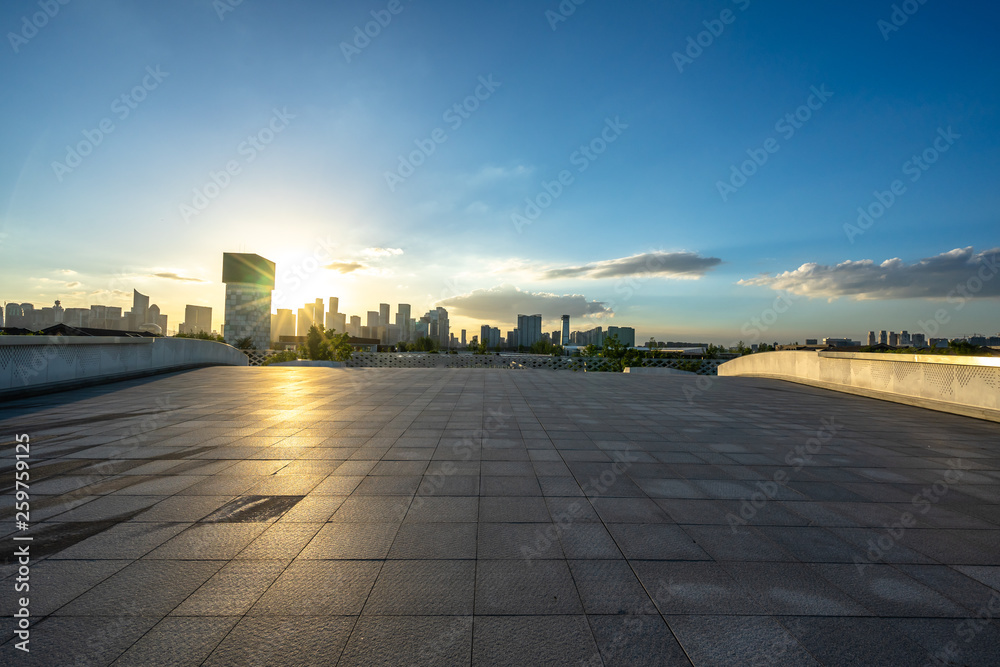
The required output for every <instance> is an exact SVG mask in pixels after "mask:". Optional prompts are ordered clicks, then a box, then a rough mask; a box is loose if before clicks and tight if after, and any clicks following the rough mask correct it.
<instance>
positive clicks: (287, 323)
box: [271, 308, 295, 340]
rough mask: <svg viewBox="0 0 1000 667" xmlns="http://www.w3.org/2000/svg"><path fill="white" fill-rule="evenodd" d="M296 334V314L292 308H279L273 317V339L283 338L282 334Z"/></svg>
mask: <svg viewBox="0 0 1000 667" xmlns="http://www.w3.org/2000/svg"><path fill="white" fill-rule="evenodd" d="M294 335H295V314H294V313H293V312H292V309H291V308H279V309H278V311H277V314H276V315H274V316H272V318H271V339H272V340H281V337H282V336H294Z"/></svg>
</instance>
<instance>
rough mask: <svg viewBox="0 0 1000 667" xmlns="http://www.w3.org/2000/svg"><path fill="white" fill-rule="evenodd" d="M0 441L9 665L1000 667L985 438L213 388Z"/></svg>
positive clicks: (321, 380) (763, 393) (892, 426)
mask: <svg viewBox="0 0 1000 667" xmlns="http://www.w3.org/2000/svg"><path fill="white" fill-rule="evenodd" d="M0 432H2V433H3V434H4V435H3V436H2V437H3V441H4V454H5V456H4V459H3V465H4V466H5V469H6V470H10V469H12V468H13V467H14V461H15V458H14V442H13V436H14V434H22V433H23V434H28V435H29V436H30V459H28V460H29V463H30V503H31V525H30V528H29V529H28V530H27V531H16V530H15V523H14V508H13V500H12V499H13V491H12V489H10V488H9V489H8V491H7V492H6V493H5V495H4V497H5V498H6V499H8V500H7V503H6V504H5V505H4V508H3V509H4V516H5V517H6V520H5V521H4V523H3V524H2V526H3V533H4V535H5V539H6V540H7V543H8V544H24V543H23V542H19V543H14V542H12V538H13V537H14V535H15V534H16V535H18V536H25V535H29V536H33V537H34V539H33V541H32V542H30V543H29V544H30V550H31V564H30V568H31V572H30V584H31V588H30V594H26V595H27V596H28V597H29V598H30V612H31V617H32V619H33V623H32V625H31V628H30V633H31V634H30V648H31V653H30V655H29V654H24V653H21V652H20V651H17V650H16V649H15V648H14V643H15V642H16V641H18V640H17V638H16V637H15V638H12V637H13V625H14V619H13V614H14V612H15V611H16V605H15V602H16V600H15V595H13V594H11V591H12V590H13V587H14V584H15V578H16V577H17V576H18V575H17V565H16V563H14V562H13V560H12V558H11V556H10V554H11V553H12V551H13V550H12V549H7V550H5V551H4V557H5V558H6V559H7V560H6V561H5V562H4V564H3V566H2V569H0V577H3V578H4V581H3V582H2V586H3V587H4V588H5V590H6V591H7V592H6V593H5V594H4V595H3V596H2V598H0V604H2V606H3V616H4V621H3V623H4V638H5V640H6V643H5V644H3V646H2V647H0V651H2V653H3V655H2V660H0V661H2V662H3V663H4V664H25V665H27V664H40V665H43V664H44V665H57V664H76V663H75V661H77V660H79V661H80V662H79V664H111V663H112V662H114V661H116V660H118V662H115V664H116V665H129V664H141V665H150V664H166V663H167V662H168V661H169V660H173V661H176V663H178V664H193V665H197V664H205V665H234V664H281V665H300V664H302V665H305V664H330V665H334V664H340V665H379V664H386V665H388V664H414V663H417V664H477V665H479V664H518V665H525V664H531V665H541V664H553V665H555V664H572V665H579V664H587V665H600V664H608V665H611V664H628V665H639V664H655V665H663V664H671V665H672V664H689V663H691V664H694V665H709V664H720V663H722V664H732V663H734V662H745V663H753V664H769V665H770V664H789V665H805V664H824V665H849V664H850V665H854V664H925V663H927V662H931V663H932V664H934V663H933V661H932V656H941V655H946V656H948V659H951V660H953V661H954V663H955V664H969V665H973V664H996V661H997V653H996V651H997V647H998V646H1000V627H998V625H997V623H996V621H995V620H981V619H980V620H977V616H979V617H981V618H989V619H996V618H997V617H998V615H1000V614H998V612H1000V451H998V449H997V445H996V443H997V442H998V440H1000V424H996V423H991V422H986V421H978V420H975V419H971V418H965V417H960V416H956V415H950V414H944V413H937V412H932V411H929V410H923V409H920V408H915V407H909V406H905V405H899V404H894V403H886V402H880V401H876V400H872V399H866V398H862V397H858V396H852V395H847V394H839V393H835V392H829V391H825V390H821V389H815V388H811V387H805V386H801V385H794V384H789V383H784V382H780V381H776V380H763V379H751V378H704V377H697V378H696V377H691V378H687V377H683V376H676V375H669V376H653V375H629V374H614V373H586V374H584V373H572V372H568V371H542V370H539V371H530V370H523V371H512V370H483V369H440V370H434V369H318V368H225V367H220V368H209V369H202V370H197V371H189V372H185V373H176V374H172V375H166V376H159V377H155V378H147V379H143V380H134V381H129V382H122V383H117V384H113V385H104V386H100V387H93V388H88V389H81V390H76V391H72V392H64V393H59V394H55V395H51V396H48V397H43V398H33V399H23V400H20V401H16V402H7V403H0ZM12 478H13V476H8V477H6V479H7V480H8V481H9V483H10V484H13V481H12ZM983 610H992V611H991V612H989V611H988V612H987V613H991V615H990V616H982V615H983V613H984V612H983Z"/></svg>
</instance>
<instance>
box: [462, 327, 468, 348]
mask: <svg viewBox="0 0 1000 667" xmlns="http://www.w3.org/2000/svg"><path fill="white" fill-rule="evenodd" d="M466 344H467V343H466V342H465V329H462V347H465V346H466Z"/></svg>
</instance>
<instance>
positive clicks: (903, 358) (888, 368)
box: [719, 351, 1000, 421]
mask: <svg viewBox="0 0 1000 667" xmlns="http://www.w3.org/2000/svg"><path fill="white" fill-rule="evenodd" d="M719 375H720V376H751V377H771V378H778V379H781V380H790V381H792V382H800V383H802V384H809V385H813V386H817V387H824V388H827V389H835V390H838V391H846V392H849V393H854V394H860V395H863V396H871V397H873V398H881V399H884V400H890V401H896V402H898V403H907V404H909V405H917V406H920V407H925V408H931V409H934V410H943V411H946V412H954V413H956V414H964V415H969V416H973V417H980V418H982V419H990V420H993V421H1000V358H998V357H960V356H950V355H947V356H946V355H929V354H928V355H922V354H875V353H863V352H806V351H783V352H762V353H758V354H750V355H746V356H743V357H740V358H738V359H733V360H732V361H729V362H726V363H724V364H722V365H721V366H719Z"/></svg>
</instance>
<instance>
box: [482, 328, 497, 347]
mask: <svg viewBox="0 0 1000 667" xmlns="http://www.w3.org/2000/svg"><path fill="white" fill-rule="evenodd" d="M479 340H480V342H482V343H485V344H486V347H487V348H489V349H491V350H495V349H497V348H498V347H500V329H498V328H497V327H491V326H490V325H488V324H484V325H483V326H481V327H479Z"/></svg>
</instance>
